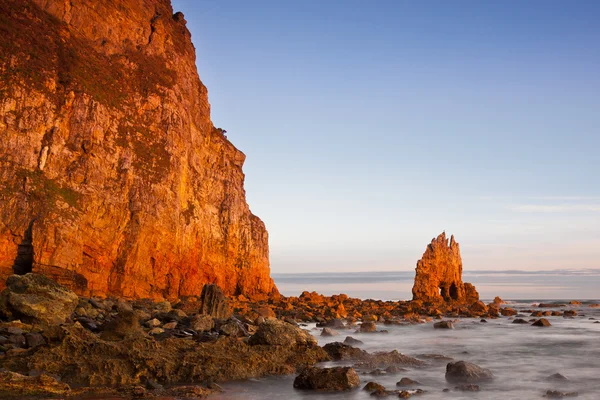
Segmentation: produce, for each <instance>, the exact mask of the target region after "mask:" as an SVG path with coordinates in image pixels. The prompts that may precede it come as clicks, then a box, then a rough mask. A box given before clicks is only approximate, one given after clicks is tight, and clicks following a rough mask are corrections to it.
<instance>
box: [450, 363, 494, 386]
mask: <svg viewBox="0 0 600 400" xmlns="http://www.w3.org/2000/svg"><path fill="white" fill-rule="evenodd" d="M493 378H494V375H493V374H492V372H491V371H490V370H489V369H486V368H481V367H480V366H478V365H476V364H473V363H470V362H466V361H457V362H451V363H448V365H446V380H447V381H448V382H456V383H476V382H482V381H488V380H491V379H493Z"/></svg>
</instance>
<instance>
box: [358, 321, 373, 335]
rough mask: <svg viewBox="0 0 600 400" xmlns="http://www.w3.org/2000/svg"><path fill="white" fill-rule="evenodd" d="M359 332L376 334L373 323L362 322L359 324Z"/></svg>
mask: <svg viewBox="0 0 600 400" xmlns="http://www.w3.org/2000/svg"><path fill="white" fill-rule="evenodd" d="M359 331H360V333H370V332H377V325H375V322H363V323H362V324H360V328H359Z"/></svg>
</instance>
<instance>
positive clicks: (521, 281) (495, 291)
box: [272, 269, 600, 300]
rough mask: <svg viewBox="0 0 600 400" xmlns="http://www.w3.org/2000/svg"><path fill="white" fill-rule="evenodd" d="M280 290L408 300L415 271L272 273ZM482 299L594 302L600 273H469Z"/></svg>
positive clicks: (467, 279) (295, 293)
mask: <svg viewBox="0 0 600 400" xmlns="http://www.w3.org/2000/svg"><path fill="white" fill-rule="evenodd" d="M272 276H273V279H274V280H275V284H276V285H277V287H278V288H279V291H280V292H281V293H282V294H284V295H286V296H298V295H299V294H300V293H302V292H303V291H305V290H308V291H311V292H312V291H317V292H319V293H322V294H325V295H332V294H339V293H346V294H347V295H349V296H351V297H358V298H361V299H368V298H374V299H381V300H407V299H410V298H411V297H412V294H411V289H412V285H413V280H414V278H415V273H414V271H397V272H395V271H374V272H344V273H339V272H337V273H309V274H272ZM463 280H464V281H465V282H471V283H473V284H474V285H475V286H476V287H477V290H478V291H479V294H480V296H481V298H483V299H493V298H494V297H495V296H500V297H502V298H508V299H593V298H596V297H597V296H598V290H597V286H598V283H600V270H597V269H587V270H555V271H470V272H468V271H465V272H464V273H463Z"/></svg>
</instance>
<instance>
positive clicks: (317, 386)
mask: <svg viewBox="0 0 600 400" xmlns="http://www.w3.org/2000/svg"><path fill="white" fill-rule="evenodd" d="M359 385H360V378H359V377H358V374H357V373H356V371H355V370H354V368H351V367H334V368H317V367H309V368H306V369H304V370H303V371H302V372H301V373H300V375H298V376H297V377H296V379H294V387H295V388H296V389H308V390H322V391H330V392H340V391H344V390H350V389H354V388H355V387H358V386H359Z"/></svg>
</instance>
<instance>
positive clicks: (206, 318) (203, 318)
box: [190, 314, 215, 332]
mask: <svg viewBox="0 0 600 400" xmlns="http://www.w3.org/2000/svg"><path fill="white" fill-rule="evenodd" d="M214 327H215V321H214V320H213V318H212V317H211V316H210V315H205V314H197V315H194V316H193V317H192V319H191V320H190V328H191V329H193V330H195V331H196V332H207V331H210V330H211V329H212V328H214Z"/></svg>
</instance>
